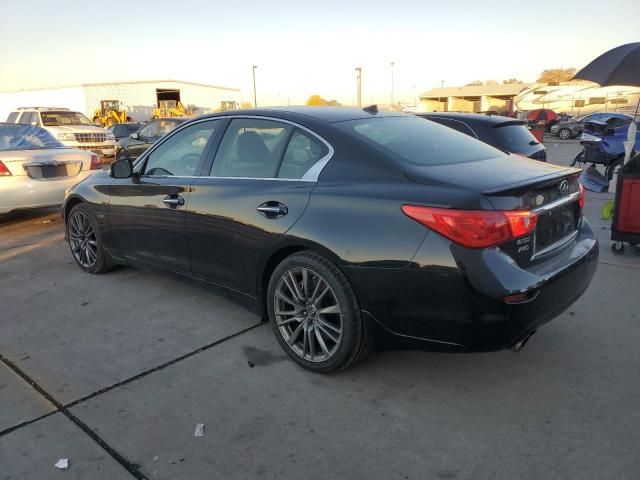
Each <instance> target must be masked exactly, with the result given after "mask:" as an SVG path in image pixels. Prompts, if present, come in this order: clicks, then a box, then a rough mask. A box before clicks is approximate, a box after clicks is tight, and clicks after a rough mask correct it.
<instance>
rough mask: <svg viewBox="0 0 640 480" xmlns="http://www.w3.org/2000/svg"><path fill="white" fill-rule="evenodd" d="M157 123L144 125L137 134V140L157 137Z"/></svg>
mask: <svg viewBox="0 0 640 480" xmlns="http://www.w3.org/2000/svg"><path fill="white" fill-rule="evenodd" d="M158 123H159V122H151V123H149V124H147V125H145V126H144V127H143V128H142V129H141V130H140V133H139V134H138V138H139V139H140V140H151V139H152V138H155V137H157V136H158Z"/></svg>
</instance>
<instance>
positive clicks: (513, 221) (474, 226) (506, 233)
mask: <svg viewBox="0 0 640 480" xmlns="http://www.w3.org/2000/svg"><path fill="white" fill-rule="evenodd" d="M402 211H403V212H404V214H405V215H407V216H408V217H409V218H411V219H413V220H415V221H416V222H419V223H421V224H422V225H424V226H426V227H429V228H430V229H432V230H435V231H436V232H438V233H439V234H440V235H442V236H444V237H446V238H448V239H449V240H451V241H452V242H455V243H458V244H460V245H462V246H463V247H467V248H487V247H492V246H495V245H499V244H501V243H504V242H507V241H509V240H512V239H514V238H518V237H522V236H525V235H528V234H530V233H532V232H533V231H534V230H535V228H536V224H537V223H538V217H537V216H536V215H535V214H534V213H532V212H529V211H525V210H511V211H509V210H507V211H495V210H450V209H448V208H433V207H424V206H419V205H403V206H402Z"/></svg>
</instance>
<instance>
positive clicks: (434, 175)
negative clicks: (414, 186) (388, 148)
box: [405, 155, 580, 194]
mask: <svg viewBox="0 0 640 480" xmlns="http://www.w3.org/2000/svg"><path fill="white" fill-rule="evenodd" d="M579 171H580V170H578V169H575V168H570V167H561V166H558V165H552V164H549V163H543V162H539V161H536V160H530V159H527V158H524V157H522V156H520V155H505V156H502V157H497V158H490V159H487V160H479V161H476V162H466V163H454V164H447V165H408V166H407V167H406V169H405V172H406V175H407V177H408V178H409V179H410V180H412V181H414V182H417V183H423V184H425V185H437V186H452V187H456V188H464V189H469V190H474V191H477V192H479V193H485V194H493V193H496V192H500V191H503V190H507V189H512V188H517V187H518V186H526V185H530V184H532V183H539V182H544V181H550V180H553V179H556V178H561V177H564V176H567V175H571V174H573V173H578V172H579Z"/></svg>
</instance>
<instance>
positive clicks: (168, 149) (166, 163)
mask: <svg viewBox="0 0 640 480" xmlns="http://www.w3.org/2000/svg"><path fill="white" fill-rule="evenodd" d="M219 124H220V121H219V120H211V121H208V122H200V123H196V124H194V125H190V126H188V127H186V128H184V129H183V130H181V131H179V132H177V133H176V134H175V135H173V136H171V137H169V138H168V139H166V141H164V142H160V145H158V147H157V148H156V149H155V150H153V151H152V152H151V153H150V154H149V156H148V157H147V162H146V165H145V167H144V172H143V175H176V176H183V177H188V176H193V175H195V174H196V169H197V168H198V165H199V163H200V157H202V153H203V152H204V149H205V147H206V146H207V142H208V141H209V138H210V137H211V135H212V134H213V132H214V131H215V129H216V127H217V126H218V125H219Z"/></svg>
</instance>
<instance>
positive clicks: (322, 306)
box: [267, 252, 370, 373]
mask: <svg viewBox="0 0 640 480" xmlns="http://www.w3.org/2000/svg"><path fill="white" fill-rule="evenodd" d="M267 295H268V298H267V308H268V313H269V320H270V322H271V325H272V328H273V331H274V333H275V336H276V338H277V339H278V342H279V343H280V345H281V346H282V348H283V349H284V351H285V352H286V353H287V354H288V355H289V356H290V357H291V358H292V359H293V360H295V361H296V362H297V363H298V364H300V365H302V366H303V367H305V368H307V369H309V370H312V371H316V372H321V373H327V372H331V371H333V370H337V369H340V368H345V367H347V366H349V365H351V364H353V363H354V362H356V361H358V360H360V359H362V358H364V357H365V356H366V354H367V353H368V352H369V349H370V339H369V338H368V335H367V332H366V326H365V324H364V322H363V319H362V316H361V314H360V307H359V306H358V301H357V299H356V295H355V293H354V291H353V288H352V287H351V285H350V284H349V281H348V280H347V278H346V277H345V275H344V274H343V273H342V272H341V271H340V269H339V268H338V267H337V266H335V265H334V264H333V263H332V262H331V261H329V260H328V259H326V258H325V257H323V256H321V255H318V254H316V253H312V252H301V253H296V254H294V255H291V256H289V257H287V258H286V259H285V260H283V261H282V263H280V265H278V266H277V267H276V269H275V270H274V272H273V273H272V275H271V279H270V281H269V288H268V292H267Z"/></svg>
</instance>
